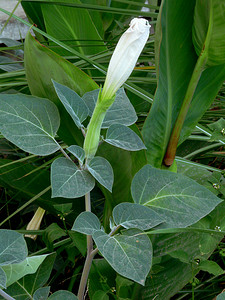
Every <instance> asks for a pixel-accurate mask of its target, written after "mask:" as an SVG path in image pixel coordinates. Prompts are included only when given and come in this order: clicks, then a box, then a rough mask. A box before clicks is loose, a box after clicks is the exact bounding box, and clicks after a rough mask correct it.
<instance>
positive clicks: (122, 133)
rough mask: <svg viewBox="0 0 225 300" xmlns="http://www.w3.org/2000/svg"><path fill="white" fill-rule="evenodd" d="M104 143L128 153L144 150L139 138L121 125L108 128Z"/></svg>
mask: <svg viewBox="0 0 225 300" xmlns="http://www.w3.org/2000/svg"><path fill="white" fill-rule="evenodd" d="M105 142H106V143H108V144H111V145H113V146H115V147H118V148H122V149H124V150H128V151H138V150H142V149H146V147H145V145H144V144H143V142H142V140H141V139H140V138H139V136H138V135H137V134H136V133H135V132H134V131H133V130H131V129H130V128H128V127H126V126H124V125H121V124H113V125H111V126H110V127H109V129H108V131H107V134H106V139H105Z"/></svg>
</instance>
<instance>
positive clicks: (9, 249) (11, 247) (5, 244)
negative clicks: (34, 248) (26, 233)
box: [0, 229, 28, 266]
mask: <svg viewBox="0 0 225 300" xmlns="http://www.w3.org/2000/svg"><path fill="white" fill-rule="evenodd" d="M27 255H28V250H27V245H26V242H25V240H24V237H23V235H22V234H20V233H18V232H16V231H12V230H7V229H1V230H0V265H1V266H4V265H9V264H15V263H20V262H22V261H24V260H25V258H26V257H27Z"/></svg>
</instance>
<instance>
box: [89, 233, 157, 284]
mask: <svg viewBox="0 0 225 300" xmlns="http://www.w3.org/2000/svg"><path fill="white" fill-rule="evenodd" d="M93 239H94V241H95V243H96V245H97V247H98V249H99V251H100V252H101V253H102V255H103V256H104V258H105V259H106V260H107V261H108V263H109V264H110V265H111V266H112V267H113V269H114V270H115V271H116V272H118V273H119V274H120V275H122V276H125V277H127V278H129V279H132V280H134V281H136V282H138V283H140V284H142V285H144V283H145V279H146V276H147V274H148V272H149V271H150V267H151V260H152V246H151V242H150V240H149V238H148V237H147V236H146V235H143V234H142V231H140V230H138V229H128V230H126V231H123V234H120V235H115V236H112V237H110V236H109V235H107V234H106V233H105V232H103V231H102V230H99V231H96V232H95V233H94V235H93Z"/></svg>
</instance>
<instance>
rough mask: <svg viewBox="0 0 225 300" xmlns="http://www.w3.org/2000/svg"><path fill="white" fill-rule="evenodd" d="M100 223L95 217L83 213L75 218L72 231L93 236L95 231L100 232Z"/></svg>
mask: <svg viewBox="0 0 225 300" xmlns="http://www.w3.org/2000/svg"><path fill="white" fill-rule="evenodd" d="M100 228H101V223H100V221H99V219H98V218H97V216H96V215H95V214H93V213H92V212H89V211H84V212H82V213H81V214H79V216H78V217H77V218H76V220H75V222H74V224H73V227H72V230H74V231H77V232H80V233H84V234H90V235H93V234H94V232H95V231H96V230H100Z"/></svg>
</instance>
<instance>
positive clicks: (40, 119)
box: [0, 94, 60, 155]
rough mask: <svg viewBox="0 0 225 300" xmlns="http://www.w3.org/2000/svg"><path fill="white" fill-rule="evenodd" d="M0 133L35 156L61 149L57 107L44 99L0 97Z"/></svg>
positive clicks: (17, 95)
mask: <svg viewBox="0 0 225 300" xmlns="http://www.w3.org/2000/svg"><path fill="white" fill-rule="evenodd" d="M0 105H1V109H0V131H1V133H2V134H3V135H4V137H5V138H7V139H8V140H9V141H10V142H12V143H13V144H15V145H16V146H18V147H19V148H21V149H22V150H24V151H27V152H29V153H33V154H36V155H49V154H52V153H54V152H56V151H57V150H58V149H59V148H60V146H59V145H58V143H57V142H56V141H55V139H54V136H55V135H56V132H57V130H58V128H59V123H60V119H59V113H58V110H57V108H56V106H55V105H54V104H53V103H52V102H51V101H48V100H46V99H41V98H37V97H32V96H27V95H23V94H16V95H4V94H1V95H0Z"/></svg>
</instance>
